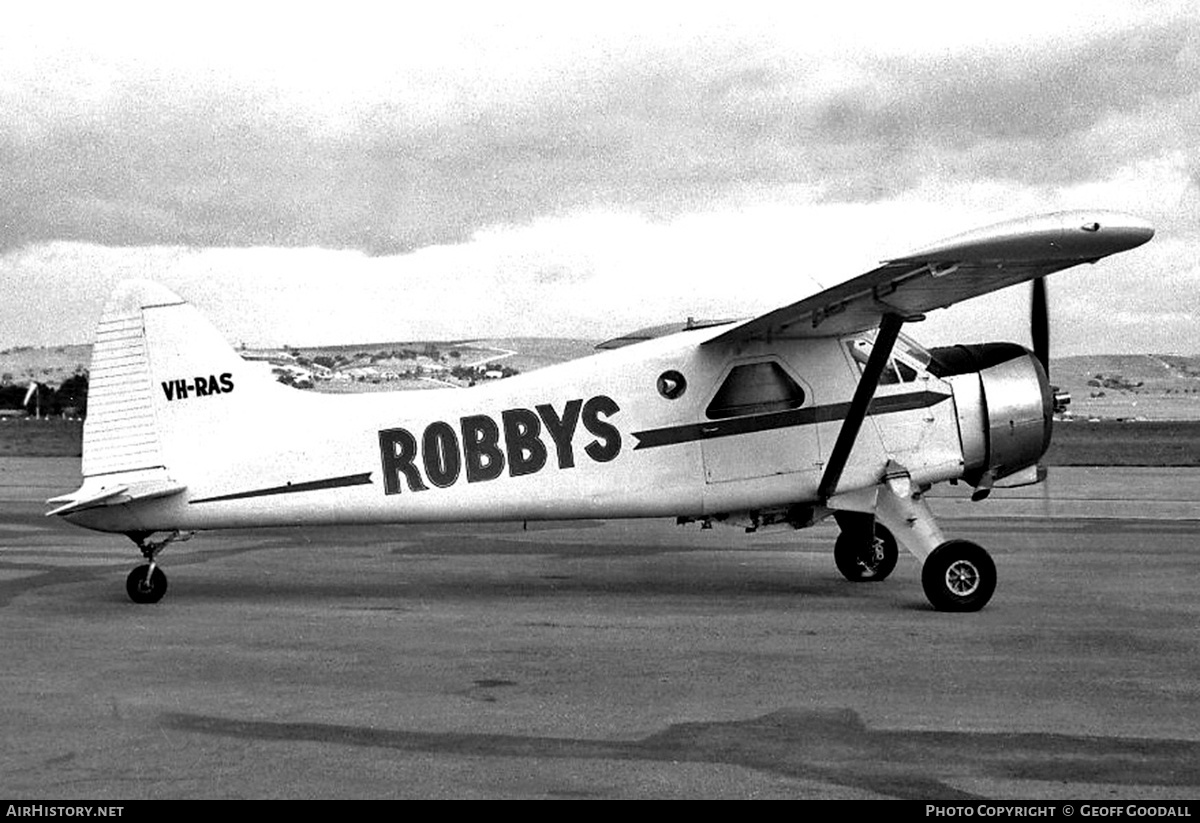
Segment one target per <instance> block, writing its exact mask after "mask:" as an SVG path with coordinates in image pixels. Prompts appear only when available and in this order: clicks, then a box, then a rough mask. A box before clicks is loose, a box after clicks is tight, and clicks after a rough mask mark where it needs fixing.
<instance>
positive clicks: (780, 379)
mask: <svg viewBox="0 0 1200 823" xmlns="http://www.w3.org/2000/svg"><path fill="white" fill-rule="evenodd" d="M803 405H804V389H802V388H800V385H799V384H798V383H797V382H796V381H795V380H793V379H792V377H791V375H789V374H788V373H787V372H786V371H784V370H783V367H782V366H780V365H779V364H778V363H775V362H766V363H747V364H745V365H742V366H734V368H733V371H731V372H729V376H728V377H726V378H725V382H724V383H722V384H721V388H720V389H718V390H717V394H716V397H714V398H713V400H712V402H711V403H709V404H708V409H706V410H705V414H707V415H708V417H709V419H712V420H719V419H721V418H725V417H739V416H741V415H746V414H764V413H766V412H777V411H787V410H788V409H796V408H799V407H800V406H803Z"/></svg>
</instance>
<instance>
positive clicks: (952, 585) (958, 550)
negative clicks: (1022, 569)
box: [921, 540, 996, 612]
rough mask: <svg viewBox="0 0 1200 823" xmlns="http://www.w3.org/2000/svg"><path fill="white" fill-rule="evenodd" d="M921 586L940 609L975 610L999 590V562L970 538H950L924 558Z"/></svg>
mask: <svg viewBox="0 0 1200 823" xmlns="http://www.w3.org/2000/svg"><path fill="white" fill-rule="evenodd" d="M921 585H922V586H923V587H924V589H925V596H926V597H928V598H929V602H930V603H932V604H933V607H934V608H935V609H937V610H938V611H943V612H976V611H979V610H980V609H982V608H983V607H984V606H986V605H987V602H988V601H989V600H991V599H992V593H993V592H995V591H996V564H995V563H993V562H992V558H991V555H989V554H988V553H987V552H986V551H984V550H983V548H982V547H980V546H977V545H976V544H974V543H972V542H970V541H969V540H948V541H946V542H945V543H943V544H942V545H940V546H938V547H937V548H936V549H934V550H933V551H932V552H931V553H930V555H929V556H928V557H927V558H925V566H924V568H922V569H921Z"/></svg>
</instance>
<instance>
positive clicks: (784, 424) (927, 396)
mask: <svg viewBox="0 0 1200 823" xmlns="http://www.w3.org/2000/svg"><path fill="white" fill-rule="evenodd" d="M949 399H950V395H948V394H938V393H937V392H932V391H923V392H915V393H912V394H893V395H886V396H883V397H876V398H875V399H874V400H872V401H871V405H870V406H868V407H867V414H868V415H876V414H894V413H895V412H902V411H912V410H913V409H924V408H930V407H932V406H936V405H937V404H938V403H941V402H942V401H943V400H949ZM849 410H850V404H849V403H830V404H829V405H826V406H809V407H807V408H803V409H788V410H787V411H780V412H770V413H768V414H754V415H748V416H746V417H733V418H729V419H727V420H707V421H705V422H703V423H689V424H687V425H684V426H667V427H666V428H662V429H649V430H648V431H643V432H634V434H633V436H634V437H635V438H637V441H638V442H637V445H636V446H634V447H633V448H634V451H637V450H638V449H653V448H657V447H658V446H674V445H676V444H678V443H690V442H692V441H694V440H712V439H713V438H717V437H733V436H735V435H739V434H751V433H753V432H761V431H771V430H772V429H787V428H791V427H793V426H811V425H812V424H814V423H831V422H833V421H835V420H844V419H845V418H846V413H847V412H848V411H849Z"/></svg>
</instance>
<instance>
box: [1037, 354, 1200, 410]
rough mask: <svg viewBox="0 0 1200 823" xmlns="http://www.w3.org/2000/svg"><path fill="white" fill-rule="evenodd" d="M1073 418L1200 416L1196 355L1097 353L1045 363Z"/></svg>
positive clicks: (1199, 364)
mask: <svg viewBox="0 0 1200 823" xmlns="http://www.w3.org/2000/svg"><path fill="white" fill-rule="evenodd" d="M1050 382H1051V383H1054V384H1055V385H1057V386H1061V387H1062V388H1064V389H1066V390H1067V391H1069V392H1070V393H1071V405H1070V410H1071V413H1072V415H1073V416H1074V417H1076V418H1083V419H1088V418H1093V417H1094V418H1098V419H1104V420H1112V419H1122V418H1124V419H1134V420H1136V419H1139V418H1144V419H1146V420H1200V357H1183V356H1179V355H1157V354H1097V355H1082V356H1078V357H1062V358H1057V359H1054V360H1051V361H1050Z"/></svg>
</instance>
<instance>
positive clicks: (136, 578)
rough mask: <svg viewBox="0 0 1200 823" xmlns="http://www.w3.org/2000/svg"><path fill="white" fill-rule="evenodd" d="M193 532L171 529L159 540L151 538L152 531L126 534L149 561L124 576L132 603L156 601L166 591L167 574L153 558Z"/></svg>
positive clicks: (188, 537) (160, 598)
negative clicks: (127, 575) (169, 545)
mask: <svg viewBox="0 0 1200 823" xmlns="http://www.w3.org/2000/svg"><path fill="white" fill-rule="evenodd" d="M193 534H194V532H180V531H173V532H171V533H170V534H169V535H167V536H166V537H164V538H162V539H160V540H151V539H150V538H151V537H152V536H153V535H154V532H130V533H129V534H128V535H127V536H128V537H129V539H130V540H132V541H133V542H134V543H137V547H138V548H139V549H141V551H142V556H143V557H145V558H146V559H147V560H148V561H150V562H149V563H145V564H143V565H141V566H138V567H137V568H136V569H134V570H133V571H131V572H130V573H129V577H127V578H125V591H126V592H127V593H128V594H129V599H130V600H132V601H133V602H134V603H157V602H158V601H159V600H162V597H163V595H164V594H166V593H167V576H166V575H165V574H164V573H163V570H162V569H160V568H159V567H158V564H157V563H156V562H155V560H154V558H155V557H157V556H158V553H159V552H161V551H162V550H163V549H165V548H166V547H167V545H168V544H170V543H174V542H175V541H176V540H178V541H181V542H182V541H184V540H189V539H191V537H192V535H193Z"/></svg>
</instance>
